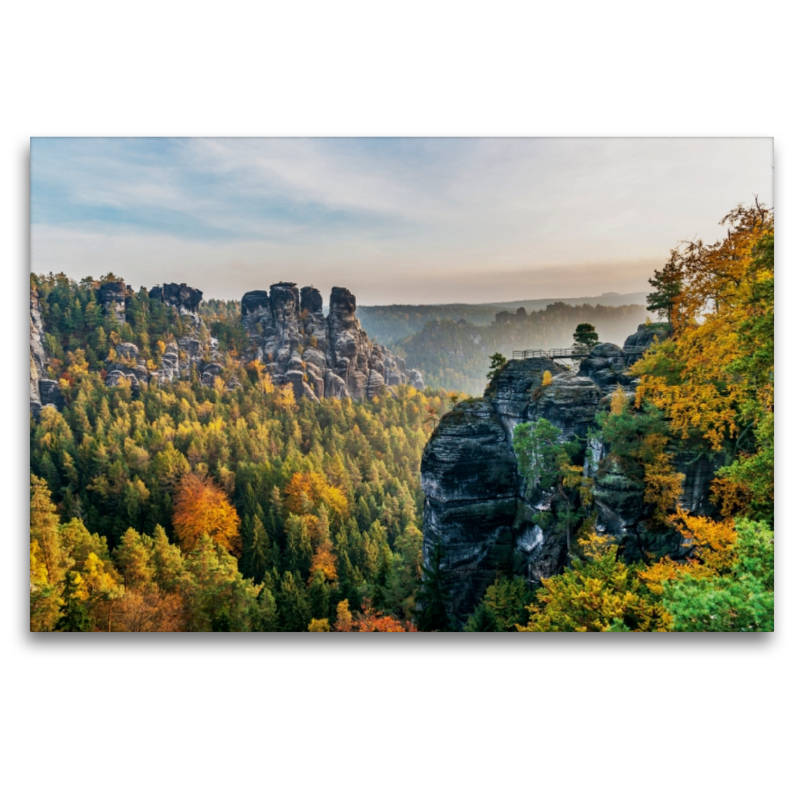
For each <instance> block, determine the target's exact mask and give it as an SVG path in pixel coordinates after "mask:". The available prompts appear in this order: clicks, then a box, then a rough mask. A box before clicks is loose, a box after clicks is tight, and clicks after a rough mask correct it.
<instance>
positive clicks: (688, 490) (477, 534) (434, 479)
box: [421, 326, 719, 622]
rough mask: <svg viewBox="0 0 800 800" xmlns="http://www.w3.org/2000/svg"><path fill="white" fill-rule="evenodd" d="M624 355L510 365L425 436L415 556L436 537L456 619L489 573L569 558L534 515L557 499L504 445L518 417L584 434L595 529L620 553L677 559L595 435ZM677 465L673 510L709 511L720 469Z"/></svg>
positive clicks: (638, 483) (560, 537)
mask: <svg viewBox="0 0 800 800" xmlns="http://www.w3.org/2000/svg"><path fill="white" fill-rule="evenodd" d="M642 327H643V326H642ZM634 336H635V337H636V341H637V344H636V345H633V347H642V346H643V345H641V344H638V342H641V341H645V342H647V346H649V342H651V341H652V338H653V336H652V331H644V332H643V331H642V330H641V329H640V331H639V332H638V333H637V334H635V335H634ZM648 337H649V339H648ZM639 352H640V351H638V350H637V351H636V354H637V358H638V357H640V355H639ZM629 355H631V356H632V355H633V352H631V353H630V354H629ZM627 357H628V356H627V355H626V354H625V353H624V351H623V350H622V349H621V348H619V347H617V346H616V345H613V344H599V345H597V346H596V347H594V348H593V350H592V351H591V353H590V355H589V357H588V358H587V359H585V360H584V362H583V364H582V365H581V368H580V370H579V372H578V374H576V373H574V372H571V371H569V370H567V369H566V368H565V367H563V366H561V365H560V364H558V363H556V362H554V361H552V360H551V359H549V358H530V359H524V360H515V361H510V362H508V364H506V365H505V367H504V368H503V369H502V370H501V371H500V372H499V373H498V374H497V375H496V376H495V378H494V379H493V380H492V382H491V383H490V384H489V386H488V387H487V389H486V391H485V393H484V396H483V397H482V398H480V399H473V400H468V401H466V402H463V403H460V404H458V405H457V406H456V407H455V408H454V409H453V410H452V411H451V412H450V413H449V414H446V415H445V416H444V417H443V418H442V420H441V422H440V423H439V426H438V427H437V428H436V430H435V431H434V432H433V434H432V436H431V438H430V441H429V442H428V444H427V446H426V448H425V451H424V453H423V457H422V464H421V479H422V489H423V492H424V493H425V509H424V517H423V533H424V539H423V555H424V558H425V560H426V563H430V558H431V555H432V553H433V550H434V546H435V545H436V544H437V543H441V550H440V557H441V570H442V572H443V574H444V575H445V580H446V584H447V586H448V588H449V591H450V595H451V607H450V611H451V613H452V614H453V615H454V616H455V618H456V619H457V620H459V621H460V622H463V621H464V620H465V618H466V616H467V615H468V614H469V613H470V612H471V610H472V609H473V608H474V607H475V605H476V604H477V603H478V601H479V600H480V598H481V597H482V596H483V593H484V591H485V590H486V588H487V586H488V585H489V584H490V583H491V582H492V581H493V580H494V578H495V577H496V575H497V574H516V575H523V576H525V578H526V579H527V581H528V582H529V584H530V585H531V586H535V585H537V584H538V583H539V582H540V581H541V579H542V578H543V577H549V576H551V575H554V574H556V573H557V572H559V571H560V570H561V569H562V567H563V566H564V564H565V562H566V560H567V556H568V542H567V537H566V533H565V532H564V531H563V530H561V529H560V528H559V526H558V525H556V524H555V519H554V517H552V516H548V515H547V514H543V513H542V512H549V511H552V510H553V509H554V508H555V505H554V504H556V503H558V502H561V501H560V500H558V498H557V497H556V496H555V494H553V493H551V494H547V493H543V492H542V491H541V490H540V489H538V487H536V486H527V485H526V481H525V479H524V478H523V477H522V476H521V473H520V470H519V468H518V464H517V460H516V456H515V454H514V451H513V447H512V442H513V432H514V429H515V427H516V426H517V425H519V424H520V423H522V422H532V421H535V420H537V419H540V418H544V419H547V420H548V421H549V422H551V423H552V424H553V425H555V426H556V427H557V428H558V429H559V430H560V432H561V433H560V438H561V440H562V441H565V442H566V441H569V440H572V438H573V437H574V436H576V435H577V436H578V437H582V438H581V441H582V442H583V444H582V446H581V450H580V452H579V453H578V455H577V456H576V461H575V462H573V463H581V462H582V463H583V468H584V474H586V475H589V476H591V477H593V478H594V488H593V495H594V499H593V504H594V508H593V511H594V512H595V513H596V526H597V529H598V530H599V531H600V532H605V533H607V534H609V535H611V536H612V537H613V538H614V539H615V540H616V541H617V543H618V544H619V545H620V552H621V554H622V556H623V557H624V558H627V559H629V560H632V561H633V560H638V559H641V558H643V557H644V556H645V553H655V554H670V555H672V556H673V557H675V558H680V557H682V556H683V555H685V551H684V550H683V548H682V547H681V544H682V540H681V537H680V535H679V534H663V533H653V532H651V529H650V527H649V526H648V525H647V524H646V523H645V520H646V519H647V516H648V512H649V509H648V507H647V506H646V504H645V502H644V482H643V477H644V476H643V475H639V474H636V473H635V472H633V471H631V469H630V467H629V465H624V464H622V463H621V462H620V461H619V460H618V459H616V458H615V457H614V456H611V455H609V453H608V452H607V449H606V446H605V444H604V443H603V442H602V440H601V439H600V438H599V436H598V435H597V434H596V433H594V432H592V430H591V426H592V423H593V422H594V419H595V415H596V413H597V411H598V409H599V408H601V407H602V406H603V405H607V403H608V401H609V397H610V393H611V392H613V391H614V390H615V389H616V386H617V384H619V385H622V386H623V387H625V388H626V389H627V390H628V391H630V390H631V388H632V387H631V384H632V383H633V378H632V377H631V376H630V375H628V374H627V373H626V371H625V359H626V358H627ZM545 371H547V372H550V373H551V375H552V380H551V382H550V383H549V385H544V384H543V375H544V373H545ZM674 466H675V468H676V469H677V471H679V472H682V473H683V474H684V475H685V479H684V482H683V495H682V497H681V505H682V506H683V507H684V508H687V509H688V510H690V511H691V512H692V513H701V514H709V513H712V511H713V509H712V507H711V506H710V504H709V500H708V497H709V486H710V482H711V479H712V478H713V474H714V470H715V469H716V467H717V466H719V465H718V464H716V463H714V462H713V460H712V459H709V458H708V457H706V456H698V455H696V454H691V453H687V452H682V451H678V452H677V453H676V454H675V459H674ZM548 520H549V521H548Z"/></svg>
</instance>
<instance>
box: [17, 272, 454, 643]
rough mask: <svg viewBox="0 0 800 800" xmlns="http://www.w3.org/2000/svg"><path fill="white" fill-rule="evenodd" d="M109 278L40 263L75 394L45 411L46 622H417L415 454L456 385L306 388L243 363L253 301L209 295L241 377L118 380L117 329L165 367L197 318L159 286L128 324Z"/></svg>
mask: <svg viewBox="0 0 800 800" xmlns="http://www.w3.org/2000/svg"><path fill="white" fill-rule="evenodd" d="M111 277H113V276H111ZM107 278H108V276H107V277H106V278H104V280H107ZM98 283H99V282H97V281H92V280H91V279H87V280H85V281H82V282H80V283H74V282H72V281H69V280H67V279H66V278H65V277H64V276H49V277H42V276H34V277H33V278H32V285H33V286H34V287H35V288H36V290H37V292H38V295H39V305H40V308H41V313H42V317H43V322H44V330H45V331H46V333H45V347H46V351H47V354H48V356H49V358H48V376H49V378H51V379H55V380H58V383H59V387H60V390H61V392H62V393H63V398H64V407H63V409H62V410H58V409H57V408H55V407H53V406H52V405H46V406H45V407H44V408H43V409H42V410H41V412H40V413H39V414H38V415H35V414H32V415H31V472H32V482H31V627H32V629H34V630H54V629H55V630H136V631H143V630H144V631H146V630H285V631H301V630H302V631H305V630H308V629H309V628H311V629H312V630H328V629H337V630H350V629H353V630H398V631H399V630H407V629H412V628H413V616H414V604H415V599H414V598H415V592H416V590H417V586H418V583H419V579H420V576H421V539H422V534H421V532H420V525H421V516H420V515H421V500H422V498H421V492H420V488H419V476H418V467H419V459H420V454H421V452H422V448H423V447H424V445H425V442H426V440H427V437H428V435H429V433H430V430H431V429H432V427H433V426H434V425H435V423H436V420H437V419H438V417H439V416H440V414H441V413H442V412H443V410H444V408H445V406H446V400H445V398H444V396H443V395H442V394H432V395H426V394H423V393H421V392H418V391H416V390H415V389H414V388H413V387H411V386H408V385H403V386H399V387H397V389H396V391H395V393H394V394H395V395H396V396H393V395H392V394H390V393H389V392H388V391H386V390H384V391H383V392H382V393H381V394H380V396H378V397H375V398H373V400H371V401H365V402H363V403H359V402H354V401H351V400H349V399H345V400H336V399H323V400H322V401H321V402H319V403H311V402H307V401H305V400H302V401H300V402H297V401H296V399H295V396H294V393H293V392H292V389H291V387H290V386H283V387H279V386H276V385H274V384H273V383H272V382H271V381H270V380H269V376H267V375H264V374H263V373H262V372H261V371H260V370H259V369H258V368H257V365H255V366H254V365H242V363H241V362H240V361H239V360H237V358H236V356H237V355H238V353H239V352H241V349H242V348H243V346H244V344H245V341H244V339H243V337H242V336H241V334H240V333H239V331H240V329H241V326H240V323H239V319H238V311H237V310H236V309H235V305H234V304H227V303H215V302H213V301H212V302H211V303H208V304H204V305H203V306H202V307H201V308H202V315H203V317H204V319H205V322H206V324H207V325H208V327H209V330H210V331H211V333H212V334H213V335H214V336H215V337H217V338H218V340H219V348H220V351H221V353H222V354H223V357H222V361H221V363H222V364H223V365H224V371H223V373H222V374H223V376H224V377H225V378H226V379H228V378H230V377H234V378H235V379H236V380H237V381H240V385H239V386H238V387H237V385H236V384H233V388H227V387H226V386H225V385H224V384H223V381H222V379H221V378H217V380H216V382H215V385H214V386H211V387H209V386H203V385H202V384H201V383H200V381H199V380H198V376H197V374H196V373H193V374H192V375H190V376H189V379H187V380H180V381H177V382H175V383H172V384H168V385H159V384H158V383H157V382H156V381H151V382H150V383H149V384H147V385H140V386H137V387H132V386H131V385H130V383H128V382H126V381H125V380H121V381H120V382H119V385H117V386H106V385H105V382H104V377H105V366H106V362H105V356H106V353H107V351H108V350H109V349H113V348H114V346H115V343H116V342H120V341H129V342H133V343H135V344H137V346H138V347H139V348H140V353H141V355H142V356H143V357H145V358H147V359H148V360H152V361H153V362H154V363H153V366H154V367H155V366H157V361H158V359H159V357H160V355H161V354H162V353H163V352H164V349H165V344H166V343H168V342H169V341H173V340H174V339H175V338H176V336H178V335H180V334H181V333H184V332H185V331H184V330H183V328H182V325H183V323H182V322H181V319H180V315H178V314H177V313H176V312H175V310H174V309H170V308H169V307H167V306H165V305H164V304H163V303H161V302H159V301H156V300H152V299H151V298H148V296H147V293H146V292H145V291H144V290H142V291H140V292H137V293H135V294H134V295H133V297H132V298H131V300H130V301H129V303H128V306H127V309H126V319H125V322H124V323H122V324H119V323H118V322H117V321H115V320H114V319H113V317H111V316H108V315H103V314H102V311H101V309H100V307H99V306H98V304H97V300H96V287H97V284H98ZM246 367H247V368H246Z"/></svg>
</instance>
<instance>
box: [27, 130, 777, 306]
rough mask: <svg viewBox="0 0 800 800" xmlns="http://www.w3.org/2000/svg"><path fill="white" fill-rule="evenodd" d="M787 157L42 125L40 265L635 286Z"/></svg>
mask: <svg viewBox="0 0 800 800" xmlns="http://www.w3.org/2000/svg"><path fill="white" fill-rule="evenodd" d="M771 169H772V146H771V140H769V139H502V138H497V139H35V140H34V141H33V145H32V222H33V231H32V241H33V255H32V262H33V263H32V267H33V269H34V270H36V271H50V270H53V271H65V272H67V274H70V275H73V276H76V277H82V276H83V275H84V274H86V272H87V271H91V272H94V273H96V274H99V273H100V272H103V271H107V269H112V270H113V271H115V272H119V273H122V274H124V275H125V276H126V277H127V278H128V280H129V281H131V282H132V283H136V284H140V283H142V284H146V285H151V284H152V283H154V282H163V281H169V280H187V282H190V283H191V282H194V283H196V284H197V285H198V286H199V288H204V287H210V288H207V289H204V290H205V291H206V293H207V295H209V294H210V293H212V294H216V295H217V296H228V297H229V296H240V295H241V293H242V292H243V291H246V290H247V289H250V288H256V287H255V286H254V285H253V283H252V282H251V281H252V280H254V279H255V278H260V279H262V280H263V278H262V276H267V275H273V274H276V273H280V277H281V278H283V279H290V280H296V281H297V282H298V283H300V282H303V281H305V280H306V278H302V277H300V276H302V275H308V276H312V277H313V278H314V280H313V281H309V282H315V283H317V284H318V285H319V284H323V283H324V282H325V281H328V282H329V283H331V284H345V285H348V286H350V288H351V289H353V291H356V290H357V287H358V285H362V286H364V287H365V291H366V293H367V295H368V296H370V297H379V296H380V297H384V296H389V295H391V293H392V292H396V293H397V295H398V296H400V295H402V296H403V298H404V299H403V300H402V302H408V301H414V302H442V301H445V300H447V299H449V298H450V296H451V295H452V297H453V299H456V298H455V295H456V294H458V295H459V297H458V298H457V299H459V300H464V299H468V300H469V299H471V300H473V301H475V302H480V301H481V300H483V299H485V295H486V292H487V291H490V290H491V289H492V288H493V287H494V286H496V287H497V291H496V292H494V291H493V292H492V295H493V299H501V298H507V299H511V295H514V294H515V293H516V292H517V291H519V290H518V289H513V290H512V287H521V286H524V285H525V280H527V278H525V277H524V276H527V275H530V274H532V273H536V274H538V275H539V276H540V281H541V286H543V287H544V286H548V287H551V288H550V289H548V290H547V292H546V293H547V294H551V295H552V294H554V293H555V294H560V295H569V294H574V286H570V283H571V282H573V281H575V280H578V279H579V278H577V277H576V275H578V274H579V273H576V272H574V271H575V270H584V271H583V272H580V275H582V276H583V277H582V278H580V279H579V280H591V281H592V282H593V283H594V282H595V281H596V280H599V281H600V282H601V283H602V282H603V281H607V286H605V288H603V289H602V290H603V291H606V290H609V291H629V290H635V289H644V288H646V277H647V274H649V273H650V272H652V266H650V265H652V264H656V265H658V264H659V263H663V261H664V260H665V259H666V257H667V255H668V252H669V249H670V248H671V247H673V246H674V245H675V244H676V242H677V241H679V240H681V239H686V238H690V237H692V236H695V235H700V236H702V237H703V238H706V239H708V238H715V237H716V236H719V235H720V230H719V229H718V228H717V227H716V224H715V223H716V222H717V221H718V220H719V219H720V218H721V217H722V216H723V215H724V214H725V213H726V212H727V211H728V210H730V209H731V208H732V207H734V206H735V205H737V204H738V203H740V202H745V203H746V202H749V201H750V200H751V199H752V195H753V194H754V193H758V194H759V195H760V196H761V198H762V200H765V201H766V202H767V203H771V200H772V172H771ZM625 264H627V265H629V267H623V266H622V265H625ZM630 265H637V266H635V267H634V266H630ZM643 265H648V266H647V270H649V272H642V273H641V275H640V274H639V270H644V269H645V267H644V266H643ZM75 270H78V273H76V272H75ZM631 270H632V271H631ZM81 271H82V272H81ZM181 276H187V277H181ZM520 276H523V277H520ZM637 281H638V282H639V284H640V285H637V286H636V287H635V289H630V288H628V287H630V286H632V285H633V284H634V283H636V282H637ZM259 285H261V286H265V285H267V284H265V283H261V284H259ZM217 286H218V287H219V290H216V289H214V290H213V291H212V288H211V287H217ZM559 286H561V287H562V290H561V291H558V287H559ZM509 292H511V295H509ZM223 293H224V294H223ZM448 293H449V294H448ZM531 296H532V295H531ZM370 302H378V301H377V300H370ZM385 302H393V300H392V299H391V297H389V299H387V300H385ZM394 302H401V300H394Z"/></svg>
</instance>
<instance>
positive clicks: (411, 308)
mask: <svg viewBox="0 0 800 800" xmlns="http://www.w3.org/2000/svg"><path fill="white" fill-rule="evenodd" d="M555 303H563V304H564V305H569V306H583V305H589V306H596V305H601V306H606V307H619V306H629V305H636V306H644V305H645V303H646V295H645V293H644V292H632V293H628V294H618V293H617V292H606V293H605V294H602V295H594V296H591V297H560V298H544V299H534V300H509V301H505V302H500V303H475V304H472V303H444V304H440V305H389V306H359V309H358V316H359V319H360V320H361V322H362V324H363V326H364V328H365V329H366V330H367V331H368V332H369V335H370V336H371V337H372V338H374V339H376V340H377V341H378V342H380V343H381V344H385V345H390V344H392V343H394V342H396V341H399V340H400V339H405V338H406V337H407V336H410V335H411V334H414V333H416V332H417V331H421V330H422V329H423V328H424V327H425V323H427V322H430V321H433V320H437V319H438V320H453V321H454V322H458V320H462V319H463V320H464V321H466V322H469V323H471V324H472V325H489V324H490V323H492V322H494V320H495V315H496V314H497V313H498V312H500V311H511V312H515V311H516V310H517V309H518V308H524V309H525V311H526V312H527V313H528V314H530V313H531V312H533V311H542V310H544V309H545V308H547V306H549V305H553V304H555ZM642 321H644V319H642ZM554 346H555V345H554Z"/></svg>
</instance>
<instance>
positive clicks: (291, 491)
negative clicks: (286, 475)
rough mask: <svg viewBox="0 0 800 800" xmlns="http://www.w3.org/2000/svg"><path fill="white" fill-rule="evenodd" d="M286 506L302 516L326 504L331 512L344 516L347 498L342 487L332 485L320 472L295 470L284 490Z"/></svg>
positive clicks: (290, 510)
mask: <svg viewBox="0 0 800 800" xmlns="http://www.w3.org/2000/svg"><path fill="white" fill-rule="evenodd" d="M284 497H285V500H284V508H285V509H286V510H287V511H289V512H291V513H292V514H297V515H298V516H301V515H303V514H308V513H310V512H311V511H315V510H318V509H319V508H320V507H321V506H322V505H326V506H327V507H328V508H329V509H330V510H331V512H333V513H334V514H337V515H339V517H344V516H345V515H346V514H347V498H346V497H345V496H344V493H343V492H342V490H341V489H337V488H336V487H335V486H331V485H330V484H329V483H328V481H327V480H326V479H325V476H324V475H321V474H320V473H319V472H295V474H294V475H292V477H291V480H290V481H289V483H288V484H287V485H286V489H285V490H284Z"/></svg>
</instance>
